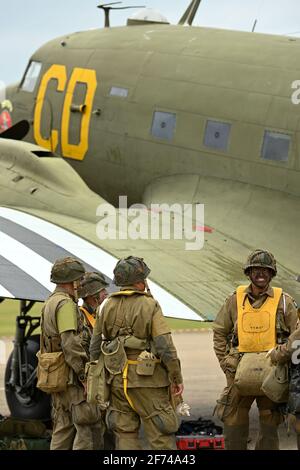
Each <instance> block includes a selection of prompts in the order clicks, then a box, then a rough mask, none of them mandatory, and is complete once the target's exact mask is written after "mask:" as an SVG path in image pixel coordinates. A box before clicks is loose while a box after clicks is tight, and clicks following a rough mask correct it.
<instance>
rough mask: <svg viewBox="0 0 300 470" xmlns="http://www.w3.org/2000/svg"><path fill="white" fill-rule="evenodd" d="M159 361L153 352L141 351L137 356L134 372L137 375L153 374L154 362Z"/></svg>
mask: <svg viewBox="0 0 300 470" xmlns="http://www.w3.org/2000/svg"><path fill="white" fill-rule="evenodd" d="M158 362H160V360H159V359H156V357H155V356H153V354H151V353H149V352H148V351H142V352H141V354H140V355H139V356H138V358H137V366H136V369H135V371H136V373H137V375H146V376H152V375H153V374H154V370H155V366H156V364H157V363H158Z"/></svg>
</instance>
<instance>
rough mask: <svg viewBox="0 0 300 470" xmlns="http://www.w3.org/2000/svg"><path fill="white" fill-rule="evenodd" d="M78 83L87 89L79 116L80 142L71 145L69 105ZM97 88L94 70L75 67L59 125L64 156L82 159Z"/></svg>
mask: <svg viewBox="0 0 300 470" xmlns="http://www.w3.org/2000/svg"><path fill="white" fill-rule="evenodd" d="M78 83H85V84H86V85H87V91H86V96H85V102H84V103H83V105H84V111H83V112H82V118H81V129H80V142H79V144H76V145H73V144H70V143H69V129H70V117H71V105H72V100H73V95H74V91H75V87H76V85H77V84H78ZM96 89H97V78H96V72H95V70H91V69H81V68H75V69H74V70H73V73H72V76H71V78H70V81H69V84H68V89H67V94H66V98H65V102H64V109H63V115H62V127H61V146H62V154H63V156H64V157H69V158H73V159H74V160H83V159H84V157H85V155H86V152H87V150H88V147H89V143H88V139H89V127H90V120H91V113H92V106H93V101H94V96H95V92H96Z"/></svg>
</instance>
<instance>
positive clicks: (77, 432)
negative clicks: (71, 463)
mask: <svg viewBox="0 0 300 470" xmlns="http://www.w3.org/2000/svg"><path fill="white" fill-rule="evenodd" d="M41 328H42V335H41V341H43V345H44V350H45V351H46V352H57V351H63V353H64V357H65V361H66V363H67V364H68V366H69V380H68V387H67V390H66V391H64V392H60V393H53V394H52V406H53V434H52V440H51V450H71V449H74V450H90V449H91V450H92V449H99V448H100V446H101V442H100V443H99V442H97V436H98V431H99V430H98V428H99V423H100V426H101V415H100V412H99V411H98V409H97V408H96V407H95V406H94V405H90V404H88V403H87V402H86V400H85V397H84V388H83V386H82V384H81V383H80V381H79V379H78V377H79V376H84V368H85V364H86V362H87V361H88V357H87V354H86V352H85V350H84V348H83V346H82V331H83V322H82V319H81V315H80V313H79V310H78V307H77V305H76V304H75V302H74V301H73V299H72V298H71V297H70V296H69V294H68V293H67V292H66V291H65V290H64V289H62V288H58V287H57V288H56V289H55V291H54V293H53V294H51V295H50V297H49V298H48V299H47V301H46V302H45V305H44V307H43V313H42V324H41Z"/></svg>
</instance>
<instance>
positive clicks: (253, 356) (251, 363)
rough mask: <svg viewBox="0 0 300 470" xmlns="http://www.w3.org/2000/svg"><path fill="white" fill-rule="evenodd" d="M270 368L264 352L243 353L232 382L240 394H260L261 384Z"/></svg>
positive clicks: (262, 393) (261, 392) (261, 393)
mask: <svg viewBox="0 0 300 470" xmlns="http://www.w3.org/2000/svg"><path fill="white" fill-rule="evenodd" d="M271 369H272V365H271V361H270V359H269V358H266V352H262V353H255V352H251V353H244V354H243V356H242V358H241V360H240V362H239V364H238V367H237V370H236V374H235V378H234V384H235V386H236V388H237V389H238V391H239V394H240V395H241V396H262V395H265V394H264V392H263V391H262V388H261V387H262V384H263V382H264V380H265V377H266V376H267V374H269V373H270V371H271Z"/></svg>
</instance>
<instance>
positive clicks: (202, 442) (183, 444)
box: [176, 435, 225, 450]
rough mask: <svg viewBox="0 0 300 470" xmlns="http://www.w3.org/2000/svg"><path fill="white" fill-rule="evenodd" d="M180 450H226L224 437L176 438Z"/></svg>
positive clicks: (196, 436)
mask: <svg viewBox="0 0 300 470" xmlns="http://www.w3.org/2000/svg"><path fill="white" fill-rule="evenodd" d="M176 438H177V440H176V445H177V449H178V450H224V449H225V442H224V437H223V436H198V435H195V436H193V435H191V436H176Z"/></svg>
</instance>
